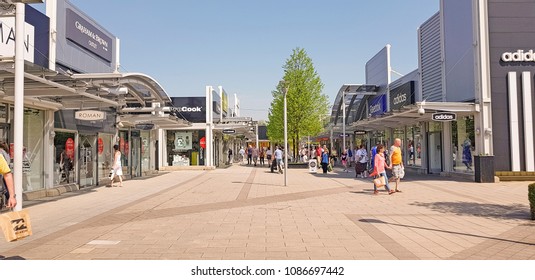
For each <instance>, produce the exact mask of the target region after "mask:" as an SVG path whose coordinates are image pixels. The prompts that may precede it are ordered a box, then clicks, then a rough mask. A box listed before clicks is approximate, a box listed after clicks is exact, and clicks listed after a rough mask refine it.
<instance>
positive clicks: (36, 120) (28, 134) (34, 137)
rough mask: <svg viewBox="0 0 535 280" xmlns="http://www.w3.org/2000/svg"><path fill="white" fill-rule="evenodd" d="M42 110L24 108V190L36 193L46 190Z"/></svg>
mask: <svg viewBox="0 0 535 280" xmlns="http://www.w3.org/2000/svg"><path fill="white" fill-rule="evenodd" d="M44 126H45V124H44V113H43V111H41V110H37V109H29V108H24V132H23V137H24V139H23V145H24V148H23V159H22V174H23V175H22V189H23V191H35V190H39V189H43V188H44V177H43V176H44V175H43V127H44Z"/></svg>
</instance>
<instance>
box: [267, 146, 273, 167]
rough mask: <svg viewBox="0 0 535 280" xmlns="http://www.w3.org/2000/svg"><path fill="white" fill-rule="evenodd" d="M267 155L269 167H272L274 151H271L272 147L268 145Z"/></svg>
mask: <svg viewBox="0 0 535 280" xmlns="http://www.w3.org/2000/svg"><path fill="white" fill-rule="evenodd" d="M266 157H267V161H268V167H269V168H271V163H272V161H273V160H272V158H273V152H272V151H271V147H267V151H266Z"/></svg>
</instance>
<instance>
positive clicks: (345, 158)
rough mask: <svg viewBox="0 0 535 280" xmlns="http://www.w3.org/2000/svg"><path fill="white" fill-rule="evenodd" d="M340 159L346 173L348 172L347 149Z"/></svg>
mask: <svg viewBox="0 0 535 280" xmlns="http://www.w3.org/2000/svg"><path fill="white" fill-rule="evenodd" d="M340 159H341V160H342V165H343V166H344V172H348V170H347V149H345V150H344V151H343V152H342V156H341V157H340Z"/></svg>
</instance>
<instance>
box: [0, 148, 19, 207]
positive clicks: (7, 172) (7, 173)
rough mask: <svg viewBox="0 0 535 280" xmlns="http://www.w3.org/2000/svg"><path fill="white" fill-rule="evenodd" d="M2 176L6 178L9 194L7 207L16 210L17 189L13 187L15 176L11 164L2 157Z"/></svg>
mask: <svg viewBox="0 0 535 280" xmlns="http://www.w3.org/2000/svg"><path fill="white" fill-rule="evenodd" d="M0 175H2V177H3V178H4V183H5V186H6V189H7V193H8V194H9V197H8V198H7V203H6V207H7V208H14V207H15V206H17V195H16V194H15V187H14V186H13V174H11V169H10V168H9V164H8V163H7V161H6V159H5V158H4V157H3V156H0Z"/></svg>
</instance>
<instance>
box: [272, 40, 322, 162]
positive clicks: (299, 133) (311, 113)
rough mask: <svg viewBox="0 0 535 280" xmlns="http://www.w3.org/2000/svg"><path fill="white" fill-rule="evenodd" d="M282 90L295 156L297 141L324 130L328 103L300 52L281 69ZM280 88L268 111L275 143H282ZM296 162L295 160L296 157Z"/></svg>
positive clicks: (282, 110)
mask: <svg viewBox="0 0 535 280" xmlns="http://www.w3.org/2000/svg"><path fill="white" fill-rule="evenodd" d="M283 69H284V77H283V80H284V81H285V82H286V84H285V87H286V88H287V89H288V93H287V106H288V116H287V118H288V141H289V142H290V145H292V150H293V154H294V155H297V154H298V149H299V139H300V138H301V137H303V136H309V135H310V136H316V135H318V134H319V133H321V131H322V130H323V124H322V122H321V118H322V116H325V115H326V114H327V113H328V112H329V101H328V98H327V96H326V95H325V94H322V90H323V83H322V82H321V78H320V77H319V75H318V73H317V72H316V70H315V68H314V64H313V63H312V59H311V58H310V57H309V56H308V55H307V53H306V51H305V50H304V49H302V48H296V49H294V50H293V53H292V55H291V56H290V58H289V59H287V60H286V64H285V65H284V66H283ZM282 87H283V86H282V85H281V84H278V85H277V88H276V89H275V90H274V91H272V92H271V93H272V95H273V101H272V102H271V107H270V109H269V115H268V125H267V133H268V137H269V138H270V140H272V141H274V142H283V141H284V94H283V88H282ZM296 158H297V157H296Z"/></svg>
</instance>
